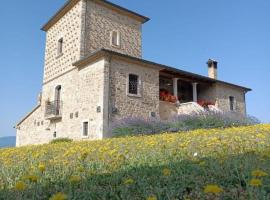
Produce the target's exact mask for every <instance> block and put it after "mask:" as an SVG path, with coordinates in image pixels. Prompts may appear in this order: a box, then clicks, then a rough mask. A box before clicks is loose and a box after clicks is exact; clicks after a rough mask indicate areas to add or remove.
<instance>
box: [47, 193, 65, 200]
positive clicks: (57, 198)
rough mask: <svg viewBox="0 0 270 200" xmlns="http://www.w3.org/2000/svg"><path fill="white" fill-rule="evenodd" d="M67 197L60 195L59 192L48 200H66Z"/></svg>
mask: <svg viewBox="0 0 270 200" xmlns="http://www.w3.org/2000/svg"><path fill="white" fill-rule="evenodd" d="M67 199H68V198H67V195H66V194H64V193H62V192H59V193H57V194H55V195H53V196H52V197H51V198H50V199H49V200H67Z"/></svg>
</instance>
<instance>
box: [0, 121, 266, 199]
mask: <svg viewBox="0 0 270 200" xmlns="http://www.w3.org/2000/svg"><path fill="white" fill-rule="evenodd" d="M269 136H270V125H256V126H245V127H238V128H228V129H223V130H221V129H211V130H203V129H201V130H196V131H191V132H179V133H174V134H170V133H166V134H161V135H153V136H142V137H125V138H115V139H108V140H103V141H92V142H72V143H56V144H49V145H42V146H28V147H22V148H13V149H4V150H0V199H49V198H51V197H53V195H55V194H56V193H59V192H61V193H63V194H65V195H66V197H67V199H93V200H95V199H97V200H107V199H108V200H120V199H122V200H133V199H134V200H141V199H142V200H143V199H146V200H148V199H149V200H152V199H158V200H180V199H185V200H188V199H192V200H193V199H200V200H201V199H208V200H215V199H223V200H233V199H245V200H246V199H250V200H256V199H258V200H263V199H270V178H269V175H268V174H270V169H269V166H270V137H269ZM255 170H260V171H259V172H261V174H260V173H259V175H258V173H257V175H256V174H255V175H254V171H255ZM252 173H253V174H252ZM253 179H258V181H259V183H260V184H259V185H258V186H254V184H252V180H253ZM18 183H20V184H22V185H23V186H25V188H24V187H18V186H20V185H18ZM209 185H215V186H217V187H218V188H220V189H221V190H220V192H219V193H218V194H214V193H206V191H205V188H206V187H207V186H209ZM20 189H21V190H20ZM59 199H61V198H59ZM62 199H63V198H62Z"/></svg>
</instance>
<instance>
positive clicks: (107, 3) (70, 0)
mask: <svg viewBox="0 0 270 200" xmlns="http://www.w3.org/2000/svg"><path fill="white" fill-rule="evenodd" d="M79 1H80V0H68V1H67V2H66V3H65V4H64V5H63V6H62V7H61V8H60V9H59V10H58V11H57V12H56V13H55V14H54V15H53V16H52V17H51V18H50V19H49V21H48V22H47V23H45V24H44V25H43V26H42V28H41V30H43V31H47V30H48V29H49V28H51V27H52V26H53V25H54V24H55V23H56V22H57V21H58V20H59V19H60V18H61V17H62V16H63V15H65V14H66V13H67V12H68V11H69V10H70V9H71V8H73V6H74V5H76V4H77V3H78V2H79ZM91 1H94V2H96V3H99V4H100V5H103V6H107V7H109V8H111V9H114V10H116V11H120V12H122V13H125V14H128V15H130V16H132V17H134V18H136V19H138V20H139V21H141V22H142V23H145V22H147V21H149V20H150V18H148V17H145V16H143V15H141V14H138V13H136V12H134V11H131V10H128V9H126V8H124V7H121V6H119V5H116V4H114V3H112V2H110V1H107V0H91Z"/></svg>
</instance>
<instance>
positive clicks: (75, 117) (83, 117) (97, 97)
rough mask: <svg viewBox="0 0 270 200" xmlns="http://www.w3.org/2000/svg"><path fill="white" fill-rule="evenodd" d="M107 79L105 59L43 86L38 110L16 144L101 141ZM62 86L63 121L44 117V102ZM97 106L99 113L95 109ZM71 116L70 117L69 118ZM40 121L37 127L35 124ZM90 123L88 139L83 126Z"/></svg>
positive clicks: (22, 127) (21, 129) (50, 98)
mask: <svg viewBox="0 0 270 200" xmlns="http://www.w3.org/2000/svg"><path fill="white" fill-rule="evenodd" d="M107 76H108V71H106V70H105V61H104V59H102V60H99V61H97V62H95V63H93V64H89V65H87V66H85V67H84V68H82V69H80V70H78V69H74V70H72V71H71V72H69V73H67V74H65V75H63V76H61V77H59V78H57V79H55V80H52V81H50V82H48V83H47V84H45V85H44V86H43V92H42V93H43V98H42V103H41V107H40V108H39V109H38V110H36V111H35V112H34V113H33V114H32V115H30V116H29V117H28V118H27V119H26V120H25V121H24V122H23V123H22V124H21V125H20V126H19V130H18V134H17V136H18V138H19V139H18V140H19V142H18V145H27V144H42V143H48V142H49V141H50V140H52V139H54V138H53V135H54V132H56V135H57V138H71V139H73V140H82V139H92V140H93V139H102V138H103V133H104V132H105V131H104V124H103V117H104V116H103V115H104V109H103V108H104V107H106V106H104V103H105V102H104V82H105V78H106V77H107ZM59 85H61V102H62V118H61V119H60V120H54V121H49V120H46V119H45V118H44V115H45V103H46V101H47V100H49V101H53V100H54V96H55V88H56V87H57V86H59ZM98 107H100V108H101V109H100V112H97V108H98ZM71 116H72V117H71ZM35 121H36V122H42V123H43V124H42V125H41V124H40V126H37V124H35V123H34V122H35ZM84 121H88V122H89V137H83V136H82V123H83V122H84Z"/></svg>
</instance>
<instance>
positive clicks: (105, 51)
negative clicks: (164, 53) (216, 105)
mask: <svg viewBox="0 0 270 200" xmlns="http://www.w3.org/2000/svg"><path fill="white" fill-rule="evenodd" d="M104 55H114V56H118V57H121V58H125V59H129V60H132V61H135V62H139V63H142V64H147V65H151V66H152V67H156V68H158V69H160V70H165V71H170V72H174V73H178V74H181V75H183V76H185V77H189V78H193V79H197V80H201V81H204V82H209V83H220V84H223V85H228V86H231V87H236V88H239V89H242V90H244V91H246V92H248V91H251V89H250V88H247V87H244V86H240V85H236V84H233V83H229V82H225V81H220V80H216V79H212V78H209V77H206V76H202V75H199V74H195V73H191V72H187V71H184V70H180V69H177V68H174V67H170V66H167V65H163V64H159V63H155V62H152V61H148V60H144V59H141V58H136V57H133V56H129V55H126V54H122V53H118V52H115V51H111V50H108V49H104V48H102V49H100V50H97V51H95V52H93V53H91V54H89V55H88V56H86V57H85V58H82V59H81V60H79V61H77V62H75V63H73V65H74V66H76V67H83V66H85V65H87V64H88V63H90V62H92V61H93V60H95V59H98V58H100V57H102V56H104Z"/></svg>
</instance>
